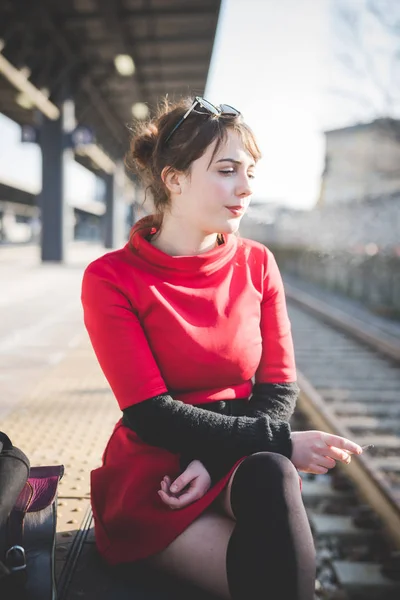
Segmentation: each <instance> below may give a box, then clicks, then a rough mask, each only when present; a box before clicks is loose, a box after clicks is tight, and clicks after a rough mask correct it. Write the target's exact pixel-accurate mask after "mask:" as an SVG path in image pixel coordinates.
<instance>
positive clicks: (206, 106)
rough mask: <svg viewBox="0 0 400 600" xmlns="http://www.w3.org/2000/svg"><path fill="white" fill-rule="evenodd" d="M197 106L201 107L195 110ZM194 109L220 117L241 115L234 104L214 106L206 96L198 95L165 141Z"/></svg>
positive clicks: (168, 138)
mask: <svg viewBox="0 0 400 600" xmlns="http://www.w3.org/2000/svg"><path fill="white" fill-rule="evenodd" d="M196 107H199V108H197V110H195V109H196ZM200 109H203V110H200ZM193 111H194V112H198V113H200V114H210V115H215V116H216V117H220V116H221V115H226V116H232V117H238V116H239V115H240V112H239V111H238V110H236V108H233V106H229V104H220V105H219V106H214V104H211V102H208V100H205V99H204V98H200V96H196V98H195V99H194V101H193V104H192V106H191V107H190V108H189V110H187V111H186V112H185V114H184V115H183V117H182V118H181V119H179V121H178V122H177V124H176V125H175V127H174V128H173V130H172V131H171V132H170V133H169V134H168V136H167V139H166V140H165V143H167V142H168V141H169V140H170V139H171V136H172V134H173V133H175V131H176V130H177V129H178V127H179V126H180V125H182V123H183V121H184V120H185V119H187V117H188V116H189V115H190V113H191V112H193Z"/></svg>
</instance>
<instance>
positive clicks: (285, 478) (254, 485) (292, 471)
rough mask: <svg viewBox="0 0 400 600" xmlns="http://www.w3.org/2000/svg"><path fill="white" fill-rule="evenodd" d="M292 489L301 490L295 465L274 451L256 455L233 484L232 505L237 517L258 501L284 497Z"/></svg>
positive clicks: (249, 459)
mask: <svg viewBox="0 0 400 600" xmlns="http://www.w3.org/2000/svg"><path fill="white" fill-rule="evenodd" d="M289 489H296V490H297V489H298V491H299V493H300V487H299V476H298V473H297V470H296V468H295V466H294V465H293V463H292V462H291V461H290V460H289V459H288V458H286V457H285V456H283V455H282V454H277V453H275V452H257V453H255V454H252V455H251V456H248V457H247V458H246V459H245V460H244V461H243V462H242V463H241V464H240V465H239V467H238V469H237V471H236V473H235V476H234V478H233V481H232V487H231V498H230V501H231V506H232V512H233V514H234V515H235V516H236V517H237V516H238V514H239V512H240V509H241V508H244V509H245V510H252V509H254V508H256V504H257V503H258V502H259V503H260V506H265V504H264V502H265V501H268V500H270V499H272V498H275V499H277V498H278V496H280V497H282V496H284V495H285V494H286V493H287V491H288V490H289Z"/></svg>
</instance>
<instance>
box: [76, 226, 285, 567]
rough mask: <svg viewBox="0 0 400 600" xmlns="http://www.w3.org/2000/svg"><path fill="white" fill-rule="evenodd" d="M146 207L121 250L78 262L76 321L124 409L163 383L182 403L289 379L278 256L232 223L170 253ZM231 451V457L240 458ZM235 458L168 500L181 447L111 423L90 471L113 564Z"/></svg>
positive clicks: (158, 540)
mask: <svg viewBox="0 0 400 600" xmlns="http://www.w3.org/2000/svg"><path fill="white" fill-rule="evenodd" d="M147 223H148V220H147V218H145V219H142V220H141V221H139V222H138V223H137V224H136V225H135V227H134V228H133V230H132V234H131V241H130V243H128V244H127V245H126V246H125V247H124V248H122V249H121V250H117V251H115V252H110V253H108V254H106V255H104V256H102V257H101V258H99V259H97V260H95V261H94V262H92V263H91V264H90V265H89V266H88V268H87V269H86V271H85V274H84V278H83V286H82V303H83V307H84V318H85V325H86V328H87V330H88V333H89V336H90V339H91V342H92V345H93V348H94V351H95V353H96V356H97V359H98V361H99V363H100V366H101V368H102V370H103V372H104V374H105V376H106V378H107V380H108V382H109V384H110V386H111V389H112V390H113V393H114V395H115V398H116V400H117V402H118V404H119V406H120V408H121V410H122V409H124V408H127V407H128V406H131V405H133V404H135V403H137V402H142V401H143V400H146V399H147V398H150V397H153V396H156V395H159V394H163V393H169V394H170V395H171V396H172V397H173V398H174V399H175V400H181V401H183V402H186V403H188V404H197V405H198V404H205V405H206V404H207V402H215V401H217V400H225V401H229V400H231V401H235V399H236V398H246V397H247V398H248V397H249V396H250V394H251V390H252V386H253V383H252V381H255V382H259V383H285V382H292V381H295V380H296V371H295V363H294V353H293V344H292V337H291V332H290V322H289V319H288V316H287V311H286V304H285V296H284V290H283V286H282V281H281V277H280V274H279V270H278V267H277V265H276V262H275V259H274V257H273V255H272V254H271V252H270V251H269V250H268V249H267V248H266V247H265V246H263V245H262V244H259V243H258V242H254V241H251V240H248V239H243V238H240V237H239V238H238V237H237V236H235V235H233V234H227V235H225V234H224V236H223V237H224V243H223V244H221V245H220V246H218V247H216V248H214V249H213V250H210V251H208V252H205V253H203V254H200V255H196V256H179V257H175V256H170V255H168V254H165V253H164V252H162V251H160V250H159V249H157V248H155V247H154V246H153V245H152V244H150V243H149V241H147V239H146V237H147V236H148V235H149V234H151V233H154V232H155V230H154V229H150V227H148V228H147V229H145V230H140V231H138V229H139V228H140V227H141V226H143V224H145V225H146V224H147ZM238 462H239V461H238ZM238 462H237V463H236V464H238ZM235 466H236V465H234V466H233V467H232V468H231V469H230V471H229V472H227V473H226V475H225V476H224V477H223V479H221V480H220V481H218V482H217V483H215V484H214V485H213V486H212V487H211V488H210V489H209V491H208V492H207V493H206V494H205V495H204V496H203V497H202V498H201V499H200V500H197V501H195V502H193V503H192V504H190V505H189V506H187V507H185V508H183V509H180V510H171V509H170V508H169V507H168V506H166V505H165V504H164V503H163V502H162V501H161V499H160V497H159V495H158V494H157V491H158V490H159V489H160V482H161V479H162V478H163V477H164V475H169V476H170V477H171V478H172V479H174V478H175V477H177V476H178V475H179V473H180V468H179V455H178V454H173V453H171V452H169V451H167V450H164V449H162V448H159V447H155V446H150V445H148V444H146V443H144V442H142V441H141V439H140V438H139V437H138V436H137V435H136V434H135V433H134V432H133V431H132V430H130V429H128V428H127V427H125V426H124V425H122V422H121V420H120V421H119V422H118V423H117V424H116V426H115V429H114V432H113V433H112V435H111V438H110V440H109V441H108V444H107V447H106V449H105V452H104V455H103V462H102V466H101V467H99V468H98V469H95V470H94V471H92V474H91V501H92V507H93V515H94V522H95V534H96V542H97V546H98V549H99V552H100V553H101V555H102V556H103V557H104V559H105V560H106V561H107V562H108V563H110V564H118V563H122V562H132V561H135V560H139V559H143V558H146V557H148V556H151V555H152V554H155V553H157V552H159V551H161V550H162V549H164V548H165V547H166V546H168V545H169V544H170V543H171V542H172V541H173V540H174V539H175V538H176V537H177V536H178V535H179V534H180V533H182V531H184V530H185V528H186V527H188V525H189V524H190V523H191V522H192V521H193V520H194V519H196V518H197V517H198V516H199V515H200V514H201V513H202V512H203V511H204V510H205V509H206V508H207V507H208V506H209V505H210V504H211V503H212V502H213V501H214V500H215V498H216V497H217V496H218V494H219V493H220V492H221V490H222V489H223V488H224V486H225V485H226V483H227V482H228V480H229V477H230V475H231V473H232V472H233V470H234V468H235Z"/></svg>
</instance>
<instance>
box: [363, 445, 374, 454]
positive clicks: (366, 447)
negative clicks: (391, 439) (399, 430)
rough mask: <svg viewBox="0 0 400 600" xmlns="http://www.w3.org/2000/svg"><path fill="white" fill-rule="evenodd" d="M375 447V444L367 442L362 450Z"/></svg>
mask: <svg viewBox="0 0 400 600" xmlns="http://www.w3.org/2000/svg"><path fill="white" fill-rule="evenodd" d="M373 447H374V444H367V445H366V446H361V450H362V451H363V452H364V450H371V448H373Z"/></svg>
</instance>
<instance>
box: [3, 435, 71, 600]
mask: <svg viewBox="0 0 400 600" xmlns="http://www.w3.org/2000/svg"><path fill="white" fill-rule="evenodd" d="M63 473H64V467H63V466H62V465H56V466H49V467H31V468H30V466H29V460H28V458H27V457H26V456H25V454H24V453H23V452H22V451H21V450H19V449H18V448H16V447H15V446H13V445H12V443H11V441H10V439H9V438H8V437H7V436H6V435H5V434H4V433H2V432H0V598H1V600H55V598H56V588H55V579H54V545H55V534H56V508H57V487H58V482H59V480H60V479H61V477H62V475H63Z"/></svg>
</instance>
